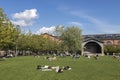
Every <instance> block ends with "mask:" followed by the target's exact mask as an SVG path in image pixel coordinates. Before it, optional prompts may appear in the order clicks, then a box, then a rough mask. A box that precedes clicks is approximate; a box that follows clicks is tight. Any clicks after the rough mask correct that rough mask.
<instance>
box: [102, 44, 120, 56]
mask: <svg viewBox="0 0 120 80" xmlns="http://www.w3.org/2000/svg"><path fill="white" fill-rule="evenodd" d="M104 52H105V53H110V54H113V53H119V52H120V46H113V45H108V46H105V47H104Z"/></svg>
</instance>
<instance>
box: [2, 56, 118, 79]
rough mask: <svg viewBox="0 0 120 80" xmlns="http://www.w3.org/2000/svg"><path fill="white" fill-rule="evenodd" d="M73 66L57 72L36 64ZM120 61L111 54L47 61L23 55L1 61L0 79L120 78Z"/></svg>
mask: <svg viewBox="0 0 120 80" xmlns="http://www.w3.org/2000/svg"><path fill="white" fill-rule="evenodd" d="M38 64H40V65H51V66H58V65H59V66H61V67H62V66H67V65H68V66H71V67H72V70H68V71H64V72H63V73H56V72H55V71H48V72H42V71H39V70H36V66H37V65H38ZM119 79H120V61H117V60H115V59H113V58H112V57H111V56H104V57H100V58H99V59H98V60H94V58H91V59H87V58H85V57H80V58H79V59H76V60H74V59H72V58H71V57H66V58H58V60H57V61H47V60H45V59H44V58H43V56H41V57H39V58H34V57H33V56H22V57H15V58H8V59H5V60H1V61H0V80H119Z"/></svg>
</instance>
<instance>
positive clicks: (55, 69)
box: [37, 65, 71, 73]
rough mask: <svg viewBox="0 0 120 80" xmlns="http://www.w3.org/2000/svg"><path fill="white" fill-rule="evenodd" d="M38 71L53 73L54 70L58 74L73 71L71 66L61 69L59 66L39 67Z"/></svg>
mask: <svg viewBox="0 0 120 80" xmlns="http://www.w3.org/2000/svg"><path fill="white" fill-rule="evenodd" d="M37 70H41V71H53V70H54V71H55V72H57V73H62V72H63V70H71V68H70V67H69V66H65V67H63V68H60V67H59V66H49V65H45V66H44V67H42V66H41V65H37Z"/></svg>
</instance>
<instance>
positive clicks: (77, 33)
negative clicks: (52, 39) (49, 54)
mask: <svg viewBox="0 0 120 80" xmlns="http://www.w3.org/2000/svg"><path fill="white" fill-rule="evenodd" d="M61 40H62V43H61V45H62V48H63V49H64V50H67V51H72V52H77V51H79V50H81V44H82V31H81V29H80V28H79V27H76V26H71V27H67V28H66V29H64V31H63V32H62V35H61Z"/></svg>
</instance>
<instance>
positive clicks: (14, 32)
mask: <svg viewBox="0 0 120 80" xmlns="http://www.w3.org/2000/svg"><path fill="white" fill-rule="evenodd" d="M19 33H20V32H18V27H16V26H14V25H13V24H12V22H10V20H9V19H8V18H7V16H6V14H5V13H4V11H3V9H2V8H0V50H2V49H4V50H5V49H6V50H8V49H13V47H14V46H15V44H16V39H17V38H18V35H19Z"/></svg>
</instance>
